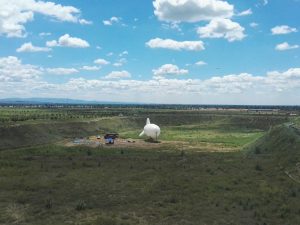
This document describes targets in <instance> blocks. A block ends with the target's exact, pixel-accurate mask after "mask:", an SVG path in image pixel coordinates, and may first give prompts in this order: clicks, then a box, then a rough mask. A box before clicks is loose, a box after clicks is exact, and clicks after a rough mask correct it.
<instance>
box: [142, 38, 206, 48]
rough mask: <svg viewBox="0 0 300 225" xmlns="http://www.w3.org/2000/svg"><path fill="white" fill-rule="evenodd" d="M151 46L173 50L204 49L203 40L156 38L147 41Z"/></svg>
mask: <svg viewBox="0 0 300 225" xmlns="http://www.w3.org/2000/svg"><path fill="white" fill-rule="evenodd" d="M146 45H147V46H148V47H150V48H166V49H171V50H177V51H179V50H188V51H201V50H204V49H205V47H204V43H203V42H202V41H175V40H172V39H161V38H154V39H151V40H150V41H148V42H147V43H146Z"/></svg>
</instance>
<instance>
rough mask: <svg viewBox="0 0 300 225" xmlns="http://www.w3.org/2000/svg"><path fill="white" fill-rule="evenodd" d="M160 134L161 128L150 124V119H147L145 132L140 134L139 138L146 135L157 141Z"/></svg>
mask: <svg viewBox="0 0 300 225" xmlns="http://www.w3.org/2000/svg"><path fill="white" fill-rule="evenodd" d="M159 134H160V128H159V126H157V125H156V124H153V123H150V119H149V118H147V121H146V125H145V126H144V130H143V131H142V133H140V135H139V136H143V135H146V136H147V137H150V138H152V139H154V140H157V138H158V136H159Z"/></svg>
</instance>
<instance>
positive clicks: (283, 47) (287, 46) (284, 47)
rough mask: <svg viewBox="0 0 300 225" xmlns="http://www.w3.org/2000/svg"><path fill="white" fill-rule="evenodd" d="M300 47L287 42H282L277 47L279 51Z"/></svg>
mask: <svg viewBox="0 0 300 225" xmlns="http://www.w3.org/2000/svg"><path fill="white" fill-rule="evenodd" d="M296 48H299V45H290V44H289V43H287V42H283V43H281V44H278V45H276V47H275V49H276V50H278V51H286V50H290V49H296Z"/></svg>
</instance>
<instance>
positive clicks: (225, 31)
mask: <svg viewBox="0 0 300 225" xmlns="http://www.w3.org/2000/svg"><path fill="white" fill-rule="evenodd" d="M244 30H245V28H243V27H242V26H241V25H240V24H238V23H236V22H233V21H231V20H230V19H213V20H211V21H210V22H209V24H207V25H206V26H204V27H198V29H197V33H198V34H199V36H200V37H201V38H225V39H227V40H228V41H229V42H232V41H239V40H242V39H244V38H245V37H246V35H245V34H244Z"/></svg>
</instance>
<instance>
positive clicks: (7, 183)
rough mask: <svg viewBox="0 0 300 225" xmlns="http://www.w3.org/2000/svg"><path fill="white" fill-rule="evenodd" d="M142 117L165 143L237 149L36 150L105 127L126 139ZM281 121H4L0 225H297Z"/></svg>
mask: <svg viewBox="0 0 300 225" xmlns="http://www.w3.org/2000/svg"><path fill="white" fill-rule="evenodd" d="M130 113H132V112H130ZM147 117H151V120H152V121H153V122H155V123H158V124H159V125H161V127H162V128H163V129H164V130H163V132H164V133H163V134H162V136H161V138H162V139H164V140H174V139H176V140H178V139H181V138H182V140H184V141H188V142H197V143H198V144H200V145H204V144H209V146H210V147H211V146H214V145H216V144H218V145H228V146H235V147H238V148H239V149H241V148H243V147H244V149H243V150H242V151H234V152H215V151H214V152H209V151H206V152H205V151H194V150H192V151H189V150H188V149H185V148H181V149H180V148H179V149H178V148H173V147H171V146H169V147H166V146H163V147H161V148H157V149H155V150H154V149H143V150H142V149H138V148H136V149H134V148H130V149H126V148H120V149H118V148H108V147H107V148H101V147H99V148H89V147H83V146H81V147H80V146H78V147H63V146H58V145H55V144H47V145H40V146H35V145H36V144H45V143H50V142H53V141H56V140H61V139H62V138H68V137H72V136H85V135H89V134H91V133H94V132H107V131H110V130H111V131H118V132H120V135H121V136H123V137H131V136H132V135H135V132H138V131H140V129H141V128H142V127H143V126H144V124H145V118H147ZM288 121H289V118H286V117H285V116H278V115H248V114H240V113H236V114H234V113H230V114H227V113H225V114H223V115H222V114H221V113H219V112H218V113H213V112H210V113H204V114H201V113H195V112H189V111H187V112H185V111H181V112H179V111H176V112H170V111H169V112H165V111H160V112H152V111H148V112H147V111H144V112H143V113H141V115H139V116H114V117H112V116H102V117H97V118H93V119H66V120H48V119H41V120H28V121H19V122H14V123H11V122H7V123H6V122H5V123H4V124H3V125H1V127H0V140H1V141H0V148H1V146H2V150H1V151H0V184H1V185H0V224H24V225H29V224H30V225H35V224H37V225H38V224H45V225H54V224H55V225H56V224H78V225H92V224H93V225H94V224H96V225H152V224H156V225H171V224H172V225H199V224H200V225H202V224H203V225H204V224H222V225H227V224H228V225H229V224H234V225H235V224H243V225H244V224H251V225H252V224H258V225H282V224H291V225H297V224H300V204H299V200H300V183H299V181H300V173H299V171H300V167H299V162H300V154H299V149H300V138H299V131H298V130H297V129H296V128H294V127H293V126H290V124H283V125H278V124H282V123H284V122H288ZM271 126H272V128H270V127H271ZM26 145H28V146H29V147H26V148H17V147H20V146H26ZM13 147H15V148H16V149H12V148H13ZM208 150H209V149H208Z"/></svg>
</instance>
